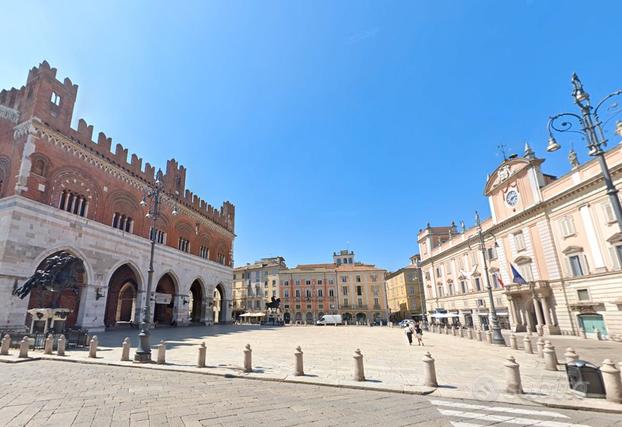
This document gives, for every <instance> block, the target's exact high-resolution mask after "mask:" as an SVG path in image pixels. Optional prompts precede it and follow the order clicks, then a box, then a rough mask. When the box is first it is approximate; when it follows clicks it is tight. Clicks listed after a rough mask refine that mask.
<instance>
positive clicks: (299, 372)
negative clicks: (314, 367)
mask: <svg viewBox="0 0 622 427" xmlns="http://www.w3.org/2000/svg"><path fill="white" fill-rule="evenodd" d="M361 357H362V356H361ZM294 363H295V369H294V375H295V376H297V377H301V376H303V375H304V374H305V371H304V367H303V361H302V349H301V348H300V346H298V347H296V351H295V352H294Z"/></svg>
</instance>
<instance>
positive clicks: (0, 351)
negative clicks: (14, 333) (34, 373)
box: [0, 334, 11, 356]
mask: <svg viewBox="0 0 622 427" xmlns="http://www.w3.org/2000/svg"><path fill="white" fill-rule="evenodd" d="M10 348H11V336H10V335H9V334H5V335H4V337H2V345H1V346H0V355H2V356H7V355H8V354H9V349H10Z"/></svg>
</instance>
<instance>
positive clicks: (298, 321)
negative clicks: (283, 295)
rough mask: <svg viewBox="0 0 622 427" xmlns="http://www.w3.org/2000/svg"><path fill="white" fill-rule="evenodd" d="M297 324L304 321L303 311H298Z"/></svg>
mask: <svg viewBox="0 0 622 427" xmlns="http://www.w3.org/2000/svg"><path fill="white" fill-rule="evenodd" d="M295 319H296V324H298V323H302V313H296V317H295Z"/></svg>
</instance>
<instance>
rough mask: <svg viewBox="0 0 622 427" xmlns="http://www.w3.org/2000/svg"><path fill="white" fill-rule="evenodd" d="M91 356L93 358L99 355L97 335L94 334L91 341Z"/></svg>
mask: <svg viewBox="0 0 622 427" xmlns="http://www.w3.org/2000/svg"><path fill="white" fill-rule="evenodd" d="M89 357H90V358H93V359H95V358H96V357H97V335H93V338H91V341H90V342H89Z"/></svg>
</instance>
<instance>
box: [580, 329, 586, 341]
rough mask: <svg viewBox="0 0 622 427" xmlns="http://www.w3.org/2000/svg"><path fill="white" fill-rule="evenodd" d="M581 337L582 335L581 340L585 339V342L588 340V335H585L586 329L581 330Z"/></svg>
mask: <svg viewBox="0 0 622 427" xmlns="http://www.w3.org/2000/svg"><path fill="white" fill-rule="evenodd" d="M579 335H581V338H583V339H584V340H585V339H587V334H586V333H585V329H583V328H581V329H579Z"/></svg>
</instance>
